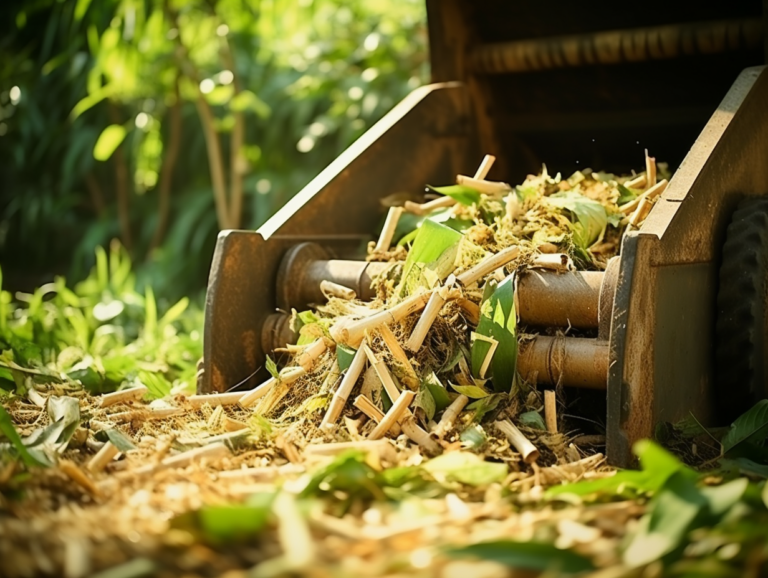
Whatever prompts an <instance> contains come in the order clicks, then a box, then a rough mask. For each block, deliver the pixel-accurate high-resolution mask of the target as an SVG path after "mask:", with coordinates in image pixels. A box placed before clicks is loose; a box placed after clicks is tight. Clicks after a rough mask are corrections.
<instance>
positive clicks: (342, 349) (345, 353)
mask: <svg viewBox="0 0 768 578" xmlns="http://www.w3.org/2000/svg"><path fill="white" fill-rule="evenodd" d="M356 353H357V349H353V348H351V347H348V346H346V345H342V344H341V343H337V344H336V359H337V360H338V362H339V371H346V370H347V368H348V367H349V366H350V365H352V360H353V359H354V358H355V354H356Z"/></svg>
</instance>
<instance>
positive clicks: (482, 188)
mask: <svg viewBox="0 0 768 578" xmlns="http://www.w3.org/2000/svg"><path fill="white" fill-rule="evenodd" d="M456 184H457V185H463V186H465V187H471V188H473V189H475V190H476V191H478V192H480V193H485V194H486V195H505V194H507V193H509V192H510V191H511V190H512V187H510V186H509V184H508V183H501V182H496V181H486V180H484V179H476V178H472V177H468V176H465V175H456Z"/></svg>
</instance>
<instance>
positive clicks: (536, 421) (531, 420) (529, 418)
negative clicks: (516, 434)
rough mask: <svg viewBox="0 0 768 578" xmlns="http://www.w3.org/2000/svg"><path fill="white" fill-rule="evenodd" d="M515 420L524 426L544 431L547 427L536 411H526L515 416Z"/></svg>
mask: <svg viewBox="0 0 768 578" xmlns="http://www.w3.org/2000/svg"><path fill="white" fill-rule="evenodd" d="M517 420H518V421H519V422H520V423H521V424H522V425H524V426H526V427H530V428H534V429H542V430H546V429H547V426H546V424H545V423H544V418H543V417H541V414H540V413H539V412H538V411H526V412H525V413H521V414H520V415H519V416H517Z"/></svg>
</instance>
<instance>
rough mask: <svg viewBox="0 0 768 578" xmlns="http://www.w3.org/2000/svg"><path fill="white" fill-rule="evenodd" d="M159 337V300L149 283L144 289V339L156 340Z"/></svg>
mask: <svg viewBox="0 0 768 578" xmlns="http://www.w3.org/2000/svg"><path fill="white" fill-rule="evenodd" d="M156 337H157V302H156V301H155V292H154V291H153V290H152V287H150V286H149V285H147V288H146V290H145V291H144V339H145V340H147V341H149V342H154V341H155V338H156Z"/></svg>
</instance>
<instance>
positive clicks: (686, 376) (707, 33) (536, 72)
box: [198, 0, 768, 465]
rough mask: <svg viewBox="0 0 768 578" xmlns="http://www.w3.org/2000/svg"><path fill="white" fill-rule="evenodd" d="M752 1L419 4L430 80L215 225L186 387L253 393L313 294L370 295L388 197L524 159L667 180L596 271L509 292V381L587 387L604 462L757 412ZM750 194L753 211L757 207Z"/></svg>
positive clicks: (766, 109)
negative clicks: (250, 223) (528, 337)
mask: <svg viewBox="0 0 768 578" xmlns="http://www.w3.org/2000/svg"><path fill="white" fill-rule="evenodd" d="M767 10H768V9H767V8H766V7H765V5H764V4H763V3H761V2H760V0H745V1H742V2H730V3H709V4H707V3H700V2H692V1H685V2H662V1H660V0H648V1H647V2H644V3H643V4H642V5H638V6H637V7H635V8H629V7H622V9H618V8H617V6H616V4H615V3H609V2H606V1H603V0H600V1H591V2H562V1H561V2H553V1H549V0H544V1H543V2H538V3H535V4H526V3H509V2H503V1H501V0H482V1H477V2H469V1H464V0H427V11H428V25H429V40H430V55H431V66H432V81H433V83H432V84H430V85H428V86H423V87H421V88H419V89H417V90H415V91H414V92H412V93H411V94H410V95H409V96H408V97H406V98H405V99H404V100H403V101H402V102H401V103H399V104H398V105H397V106H396V107H395V108H394V109H393V110H392V111H391V112H390V113H389V114H387V115H386V116H385V117H384V118H383V119H382V120H380V121H379V122H378V123H376V124H375V125H374V126H373V127H372V128H371V129H370V130H368V131H367V132H366V133H365V134H364V135H363V136H362V137H361V138H360V139H359V140H358V141H357V142H355V143H354V144H353V145H352V146H351V147H350V148H349V149H347V150H346V151H345V152H344V153H342V154H341V155H340V156H339V157H338V158H337V159H336V160H335V161H333V162H332V163H331V164H330V165H329V166H328V167H327V168H326V169H325V170H324V171H323V172H321V173H320V174H319V175H318V176H317V177H316V178H315V179H314V180H313V181H312V182H311V183H309V184H308V185H307V186H306V187H305V188H304V189H303V190H302V191H301V192H299V193H298V194H297V195H296V196H295V197H293V198H292V199H291V200H290V201H289V202H288V203H287V204H286V205H285V206H284V207H283V208H282V209H281V210H280V211H279V212H278V213H277V214H275V215H274V216H273V217H272V218H271V219H270V220H269V221H268V222H267V223H265V224H264V225H263V226H262V227H261V228H260V229H259V230H258V231H222V232H221V233H220V234H219V237H218V241H217V245H216V250H215V255H214V259H213V264H212V267H211V272H210V278H209V285H208V294H207V302H206V314H205V315H206V316H205V336H204V342H205V343H204V363H203V371H202V372H201V376H200V381H199V385H198V387H199V389H200V392H201V393H209V392H223V391H226V390H229V389H231V388H233V387H234V386H236V385H237V386H239V387H250V386H253V385H254V384H256V383H258V382H259V381H261V380H263V379H264V377H265V376H266V375H267V374H266V370H265V369H264V365H265V356H266V354H267V353H268V352H269V351H271V350H272V349H273V348H274V347H276V346H280V345H281V344H285V343H288V342H290V341H291V339H292V338H293V337H292V334H291V329H290V324H289V316H288V315H287V314H288V313H290V311H291V309H292V308H294V309H298V310H300V309H301V308H303V307H305V306H306V305H307V304H309V303H318V302H321V301H322V300H323V299H324V297H323V294H322V292H321V291H320V288H319V285H320V282H321V281H323V280H330V281H333V282H335V283H337V284H340V285H344V286H346V287H350V288H352V289H354V290H355V292H356V294H357V295H358V297H359V298H360V299H368V298H371V297H372V294H371V288H370V283H371V279H372V278H373V276H375V275H376V274H377V272H379V271H380V270H381V269H380V267H381V266H382V265H381V264H380V263H374V262H371V263H368V262H366V261H365V260H364V254H365V247H366V243H367V242H368V241H369V240H372V239H373V238H374V235H375V234H376V231H377V229H378V228H379V227H380V224H381V221H382V219H383V215H384V211H385V209H384V208H383V207H382V205H381V203H380V200H381V199H382V198H383V197H385V196H387V195H390V194H392V193H394V192H396V191H403V190H405V191H421V190H423V186H424V184H425V183H446V182H451V181H452V180H453V178H454V177H455V175H456V174H457V173H463V174H467V171H471V170H472V169H473V167H476V166H477V164H478V162H479V161H480V159H481V158H482V157H483V154H484V153H491V154H493V155H495V156H496V157H497V159H498V162H497V164H496V165H495V166H494V167H493V170H492V176H494V177H496V178H497V179H499V180H505V181H507V182H510V183H517V182H521V181H522V180H523V179H524V178H525V175H526V174H528V173H530V172H536V171H538V170H539V169H540V168H541V165H542V163H546V164H547V165H548V166H549V167H555V168H556V169H557V170H559V171H563V172H564V174H570V173H567V171H569V170H571V171H573V170H576V169H579V168H584V167H593V168H595V169H598V168H606V169H609V170H611V171H614V172H619V171H625V172H628V171H629V169H631V168H632V167H634V166H637V165H638V161H639V160H640V159H642V155H643V150H644V149H650V150H651V151H652V152H653V154H654V156H655V157H656V158H658V159H661V160H665V161H668V162H669V165H670V167H671V168H672V169H673V170H674V172H673V176H672V178H671V180H670V182H669V186H668V187H667V189H666V190H665V191H664V193H663V195H662V196H661V198H660V200H659V201H658V202H657V203H656V204H655V205H654V207H653V209H652V211H651V213H650V215H649V216H648V218H647V219H646V220H645V222H644V224H643V225H642V227H641V228H640V229H639V230H636V231H632V232H629V233H627V234H626V235H625V236H624V238H623V242H622V246H621V252H620V257H618V258H616V259H614V260H613V261H611V263H610V265H609V266H608V268H607V269H606V270H605V271H600V272H596V271H589V272H570V273H551V274H546V273H541V274H532V275H528V276H525V277H523V278H521V279H520V281H519V286H518V299H519V309H518V314H519V317H520V320H521V322H522V323H524V324H526V325H527V326H532V327H537V326H538V327H562V328H567V327H576V328H579V329H581V330H583V331H582V332H581V335H587V337H569V336H567V335H566V337H564V338H561V339H555V338H553V337H548V336H546V335H540V336H539V337H538V338H536V339H535V340H534V342H533V343H532V344H529V346H528V347H527V348H526V349H525V351H523V352H522V353H521V355H520V358H519V361H518V371H519V372H520V373H521V374H522V375H524V376H525V374H527V373H531V372H536V374H537V376H538V377H537V381H538V383H540V384H547V383H549V384H554V383H560V384H562V385H564V386H567V387H575V388H584V389H585V390H587V389H589V390H592V393H590V395H591V396H592V397H590V398H589V399H592V400H593V403H594V404H597V405H599V406H600V407H601V408H602V407H603V406H604V409H601V411H603V412H604V416H605V417H604V425H605V430H606V434H607V435H606V438H607V441H606V445H607V455H608V459H609V461H610V462H611V463H613V464H616V465H629V464H630V463H631V462H632V454H631V446H632V443H633V442H634V441H636V440H638V439H640V438H644V437H652V436H653V435H654V431H655V428H656V426H657V425H658V424H660V423H663V422H672V423H675V422H677V421H679V420H681V419H683V418H686V417H687V416H688V415H689V414H690V413H692V414H693V415H694V416H695V417H696V419H698V420H699V421H701V422H702V423H704V424H712V423H714V422H716V421H718V420H719V421H721V422H726V421H727V420H728V419H731V418H733V417H734V415H735V414H737V413H738V412H740V411H741V410H743V409H745V408H747V407H749V405H750V404H751V403H753V402H754V401H755V400H757V399H760V398H763V397H768V355H767V354H768V345H767V344H768V70H766V68H765V67H763V66H762V65H763V64H764V63H765V62H766V52H767V50H768V44H766V30H768V26H766V22H767V20H766V11H767ZM761 197H762V198H761Z"/></svg>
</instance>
